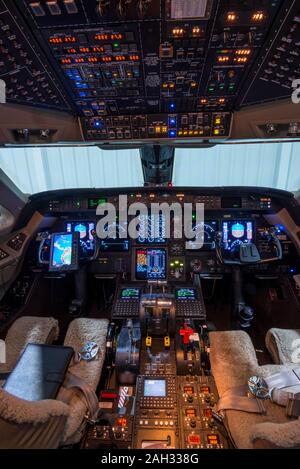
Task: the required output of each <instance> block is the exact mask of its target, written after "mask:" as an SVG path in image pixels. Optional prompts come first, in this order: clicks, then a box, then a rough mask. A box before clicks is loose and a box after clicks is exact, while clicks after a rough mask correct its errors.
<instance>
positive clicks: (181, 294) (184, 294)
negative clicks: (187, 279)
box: [176, 288, 196, 300]
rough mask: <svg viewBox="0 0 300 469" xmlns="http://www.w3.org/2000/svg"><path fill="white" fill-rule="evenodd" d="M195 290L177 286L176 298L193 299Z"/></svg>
mask: <svg viewBox="0 0 300 469" xmlns="http://www.w3.org/2000/svg"><path fill="white" fill-rule="evenodd" d="M195 299H196V292H195V290H194V288H178V290H176V300H195Z"/></svg>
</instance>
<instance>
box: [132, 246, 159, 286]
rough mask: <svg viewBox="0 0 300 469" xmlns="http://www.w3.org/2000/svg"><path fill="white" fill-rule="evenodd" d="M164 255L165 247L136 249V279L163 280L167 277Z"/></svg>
mask: <svg viewBox="0 0 300 469" xmlns="http://www.w3.org/2000/svg"><path fill="white" fill-rule="evenodd" d="M166 257H167V253H166V250H165V249H150V248H149V249H137V251H136V272H135V274H136V279H137V280H165V279H166V277H167V272H166Z"/></svg>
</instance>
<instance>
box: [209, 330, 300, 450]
mask: <svg viewBox="0 0 300 469" xmlns="http://www.w3.org/2000/svg"><path fill="white" fill-rule="evenodd" d="M270 334H271V333H269V336H270ZM269 336H267V337H269ZM209 338H210V362H211V369H212V374H213V376H214V378H215V381H216V385H217V389H218V392H219V396H220V399H222V396H224V395H225V393H226V392H227V391H229V390H230V389H234V388H236V389H238V388H239V387H241V386H244V385H247V382H248V380H249V378H250V377H251V376H255V375H256V376H260V377H262V378H264V379H267V378H269V377H271V376H273V375H275V374H277V373H281V372H282V371H284V370H286V369H291V368H293V367H294V368H295V364H293V363H291V362H286V363H285V364H284V365H274V364H270V365H264V366H259V364H258V361H257V357H256V353H255V349H254V346H253V344H252V341H251V339H250V337H249V335H248V334H247V333H246V332H244V331H224V332H221V331H216V332H210V334H209ZM290 389H291V388H290ZM299 390H300V386H299V387H298V389H297V391H298V392H299ZM234 406H235V404H234V402H233V405H232V407H231V408H230V409H228V410H223V411H222V414H223V417H224V420H223V421H224V424H225V426H226V428H227V430H228V432H229V434H230V437H231V440H232V442H233V444H234V446H235V447H237V448H239V449H253V448H255V449H256V448H257V449H258V448H265V449H269V448H300V420H299V419H292V418H290V417H287V415H286V408H285V407H283V406H280V405H278V404H275V403H273V402H272V401H271V400H265V401H264V407H265V411H266V413H265V415H262V414H259V413H251V412H247V411H244V410H232V408H234Z"/></svg>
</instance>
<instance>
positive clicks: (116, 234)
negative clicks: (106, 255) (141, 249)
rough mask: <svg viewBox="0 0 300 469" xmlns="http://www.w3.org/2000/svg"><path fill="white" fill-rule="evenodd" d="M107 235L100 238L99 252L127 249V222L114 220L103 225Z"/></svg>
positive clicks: (123, 250) (124, 250)
mask: <svg viewBox="0 0 300 469" xmlns="http://www.w3.org/2000/svg"><path fill="white" fill-rule="evenodd" d="M105 232H106V235H107V237H106V238H104V239H100V251H101V252H127V251H129V240H128V238H127V235H125V237H124V234H125V233H127V223H119V222H118V221H114V222H112V223H107V224H106V225H105Z"/></svg>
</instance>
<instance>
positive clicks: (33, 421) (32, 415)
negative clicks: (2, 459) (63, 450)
mask: <svg viewBox="0 0 300 469" xmlns="http://www.w3.org/2000/svg"><path fill="white" fill-rule="evenodd" d="M69 412H70V410H69V406H67V405H66V404H64V403H63V402H60V401H56V400H43V401H35V402H33V401H26V400H23V399H20V398H18V397H15V396H12V395H11V394H9V393H7V392H6V391H4V390H3V389H0V449H47V448H48V449H51V448H57V447H58V446H59V443H60V439H61V434H62V432H63V429H64V426H65V423H66V419H67V417H68V415H69Z"/></svg>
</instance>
